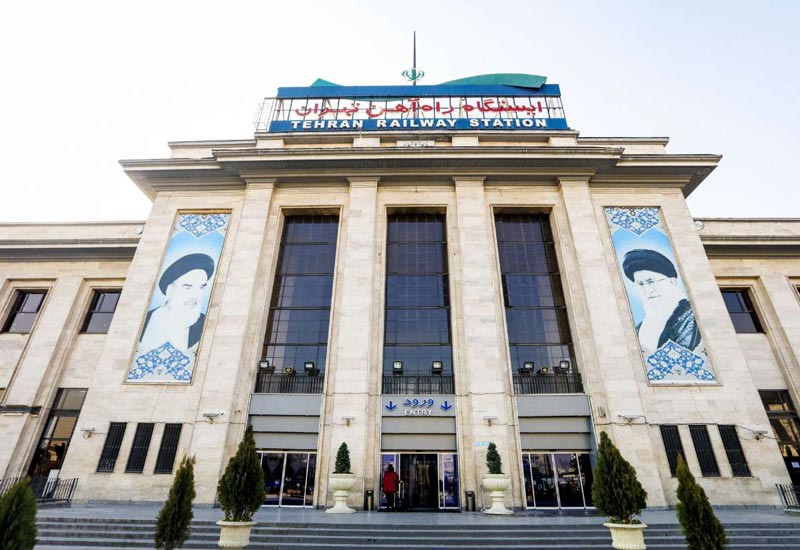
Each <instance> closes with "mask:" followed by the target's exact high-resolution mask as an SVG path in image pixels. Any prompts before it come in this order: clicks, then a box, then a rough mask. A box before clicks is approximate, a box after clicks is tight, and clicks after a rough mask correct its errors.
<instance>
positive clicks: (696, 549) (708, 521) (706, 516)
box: [675, 455, 728, 550]
mask: <svg viewBox="0 0 800 550" xmlns="http://www.w3.org/2000/svg"><path fill="white" fill-rule="evenodd" d="M677 473H678V500H679V502H678V504H677V505H676V506H675V509H676V511H677V513H678V521H679V522H680V524H681V528H682V530H683V534H684V536H686V544H687V546H688V548H689V550H725V549H726V548H727V547H728V537H726V536H725V528H724V527H723V526H722V523H720V521H719V519H717V516H716V515H715V514H714V510H712V509H711V503H710V502H709V501H708V497H707V496H706V492H705V491H704V490H703V488H702V487H700V486H699V485H698V484H697V482H696V481H695V479H694V476H693V475H692V472H690V471H689V468H688V467H687V466H686V463H685V462H684V461H683V457H682V456H681V455H678V471H677Z"/></svg>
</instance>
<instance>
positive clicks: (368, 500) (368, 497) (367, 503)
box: [364, 489, 375, 512]
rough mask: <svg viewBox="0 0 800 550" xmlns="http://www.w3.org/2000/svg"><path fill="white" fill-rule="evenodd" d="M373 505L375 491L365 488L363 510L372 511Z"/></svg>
mask: <svg viewBox="0 0 800 550" xmlns="http://www.w3.org/2000/svg"><path fill="white" fill-rule="evenodd" d="M374 507H375V491H373V490H372V489H367V490H366V491H364V511H365V512H372V510H373V509H374Z"/></svg>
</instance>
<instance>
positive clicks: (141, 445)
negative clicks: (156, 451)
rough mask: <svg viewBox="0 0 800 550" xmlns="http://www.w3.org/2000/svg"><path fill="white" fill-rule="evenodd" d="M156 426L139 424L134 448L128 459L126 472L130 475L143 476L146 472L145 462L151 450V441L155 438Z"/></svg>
mask: <svg viewBox="0 0 800 550" xmlns="http://www.w3.org/2000/svg"><path fill="white" fill-rule="evenodd" d="M154 426H155V424H152V423H146V424H137V425H136V433H135V434H134V436H133V446H132V447H131V454H130V456H129V457H128V464H127V465H126V466H125V471H126V472H127V473H129V474H141V473H142V472H143V471H144V462H145V460H147V451H148V450H149V449H150V439H151V438H152V437H153V427H154Z"/></svg>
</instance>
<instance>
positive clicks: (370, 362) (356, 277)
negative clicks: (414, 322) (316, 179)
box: [318, 177, 381, 507]
mask: <svg viewBox="0 0 800 550" xmlns="http://www.w3.org/2000/svg"><path fill="white" fill-rule="evenodd" d="M377 197H378V178H374V177H371V178H350V197H349V202H348V206H347V211H346V213H345V217H344V219H343V220H342V222H343V223H342V224H341V229H340V231H343V233H342V237H341V238H340V240H339V242H340V245H339V246H340V247H341V248H342V250H340V251H338V253H337V258H339V260H340V261H341V262H342V265H341V266H337V268H336V289H335V291H336V296H335V301H334V309H333V319H334V320H332V324H333V325H334V326H335V327H336V330H335V331H334V332H333V333H332V334H331V343H330V348H331V353H330V363H329V364H328V367H327V370H328V374H327V381H326V390H325V406H324V407H325V411H324V420H323V423H324V425H323V433H322V444H321V453H320V460H319V462H318V464H319V466H318V467H319V469H320V472H319V486H320V488H321V490H320V492H319V494H320V497H322V498H320V500H319V504H320V505H323V504H325V503H326V502H327V503H328V504H331V503H332V502H333V500H332V498H333V493H332V492H331V491H328V490H327V485H328V474H330V473H332V472H333V469H334V465H335V463H336V451H337V450H338V449H339V446H340V445H341V444H342V443H343V442H344V443H347V446H348V448H349V449H350V459H351V464H352V472H353V473H354V474H355V475H356V478H357V482H356V487H355V488H354V489H353V495H356V496H355V497H351V501H350V504H351V505H355V506H357V507H360V506H361V501H360V495H361V494H362V493H363V491H364V487H365V486H367V487H371V486H372V484H373V483H374V479H375V475H376V472H375V470H376V468H377V467H378V466H377V464H376V463H375V456H376V455H377V450H376V448H375V446H376V445H379V444H380V442H379V440H377V439H378V438H377V437H376V426H377V425H378V418H377V413H376V411H377V410H378V406H377V400H378V397H379V396H378V395H377V393H378V390H376V388H377V387H379V385H378V383H377V381H378V377H379V376H380V371H381V369H380V368H378V366H377V363H378V360H377V357H378V354H377V352H376V349H375V346H374V343H373V342H372V341H371V338H370V337H369V336H370V334H371V333H372V326H373V324H374V323H375V322H377V321H376V320H375V319H373V317H372V312H373V307H372V305H373V303H372V299H373V284H374V282H375V262H376V248H377V246H376V244H375V222H376V219H377V211H376V208H377ZM348 417H349V418H350V419H351V420H350V421H349V423H350V425H349V426H348V425H347V423H348V421H347V420H346V419H347V418H348ZM328 493H330V494H328Z"/></svg>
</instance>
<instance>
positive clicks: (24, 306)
mask: <svg viewBox="0 0 800 550" xmlns="http://www.w3.org/2000/svg"><path fill="white" fill-rule="evenodd" d="M45 296H47V291H46V290H17V291H16V293H15V296H14V301H13V303H12V305H11V310H10V311H9V313H8V317H6V322H5V323H4V324H3V331H2V332H13V333H16V334H28V333H29V332H30V331H31V329H32V328H33V323H34V322H36V316H37V315H38V314H39V310H40V309H41V308H42V303H44V298H45Z"/></svg>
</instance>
